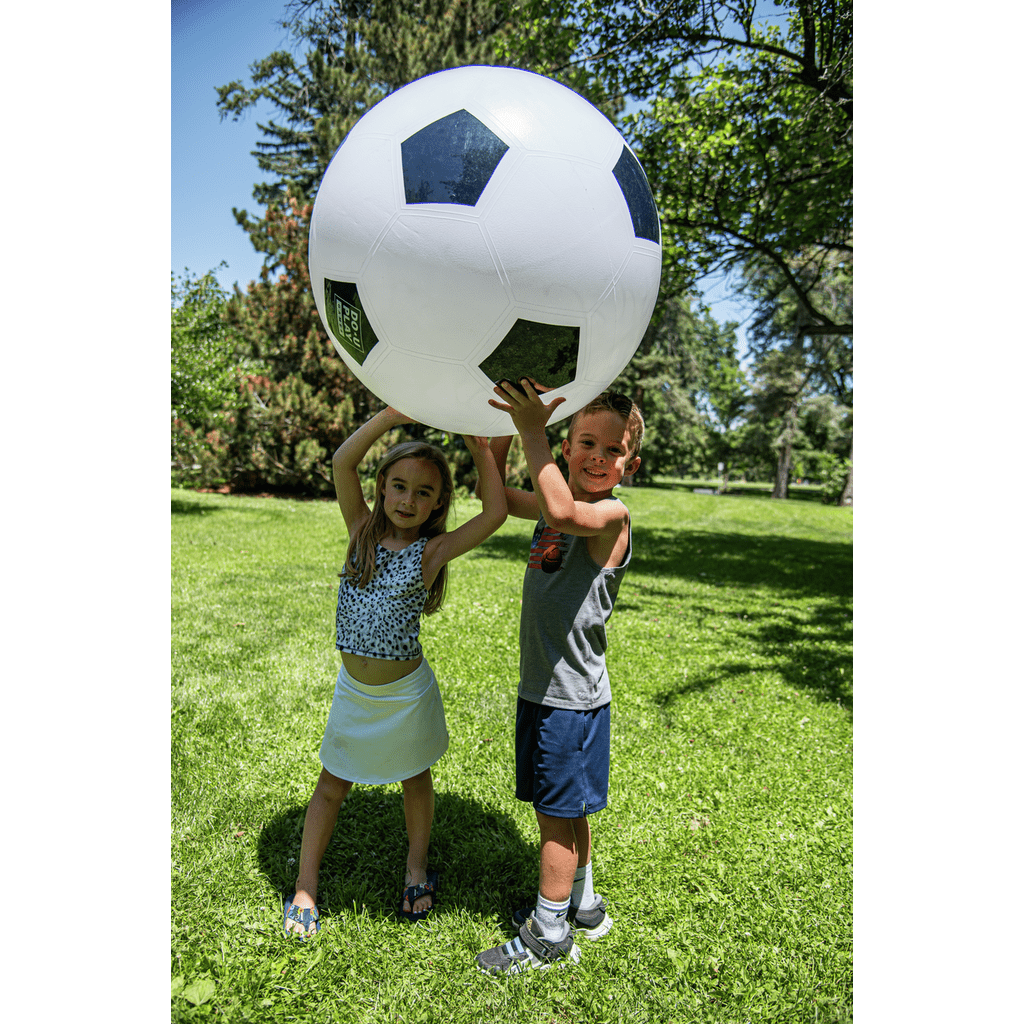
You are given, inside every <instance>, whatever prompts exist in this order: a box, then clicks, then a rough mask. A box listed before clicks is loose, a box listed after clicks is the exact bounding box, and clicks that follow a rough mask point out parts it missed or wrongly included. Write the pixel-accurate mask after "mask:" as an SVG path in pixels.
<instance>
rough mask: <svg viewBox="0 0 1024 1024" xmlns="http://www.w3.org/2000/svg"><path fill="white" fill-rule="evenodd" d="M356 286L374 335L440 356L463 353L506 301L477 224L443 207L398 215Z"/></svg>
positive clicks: (491, 325) (407, 348) (400, 346)
mask: <svg viewBox="0 0 1024 1024" xmlns="http://www.w3.org/2000/svg"><path fill="white" fill-rule="evenodd" d="M359 283H360V295H361V296H362V298H363V303H364V308H365V309H366V312H367V316H368V317H369V319H370V321H371V323H372V324H373V326H374V329H375V330H376V332H377V336H378V337H381V338H387V340H388V341H389V342H390V343H391V345H392V346H393V347H394V348H396V349H399V350H401V351H403V352H414V351H423V352H426V353H428V354H430V355H434V356H436V357H438V358H440V359H460V360H461V359H463V358H465V356H466V355H467V353H468V352H469V351H471V350H472V349H473V348H474V347H475V346H476V344H478V343H479V342H480V341H481V340H482V339H483V338H484V337H486V336H487V335H488V334H489V333H490V331H491V330H492V329H493V328H494V326H495V325H496V324H497V323H498V321H499V320H501V318H502V317H503V316H505V314H506V312H507V311H508V309H509V306H510V305H511V297H510V296H509V294H508V292H507V291H506V288H505V285H504V282H503V281H502V279H501V276H500V275H499V273H498V271H497V267H496V266H495V263H494V260H493V259H492V257H491V253H490V250H489V248H488V246H487V242H486V239H485V238H484V235H483V232H482V230H481V227H480V225H479V223H477V222H474V221H471V220H466V219H463V218H460V217H458V216H457V215H456V216H453V215H452V214H451V213H450V212H445V211H438V212H433V211H432V210H431V209H420V210H417V211H415V212H406V213H404V214H401V215H400V216H399V217H398V218H397V219H396V220H395V222H394V223H393V224H392V225H391V227H390V228H389V230H388V231H387V233H386V234H385V236H384V237H383V238H382V239H381V241H380V244H379V245H378V246H377V247H376V249H375V250H374V252H373V255H372V256H371V257H370V258H369V260H368V262H367V265H366V269H365V271H364V272H363V274H362V276H361V279H360V282H359Z"/></svg>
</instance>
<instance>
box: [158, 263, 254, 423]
mask: <svg viewBox="0 0 1024 1024" xmlns="http://www.w3.org/2000/svg"><path fill="white" fill-rule="evenodd" d="M221 266H227V264H225V263H221ZM227 299H228V296H227V293H226V292H225V291H224V289H223V288H221V286H220V284H219V283H218V281H217V278H216V276H215V274H214V271H212V270H209V271H207V272H206V273H205V274H203V275H202V277H197V276H196V275H195V274H192V273H190V272H189V270H188V268H186V269H185V273H184V274H183V275H181V276H180V277H179V276H178V275H176V274H174V273H172V274H171V418H172V419H180V420H184V421H185V422H187V423H192V424H195V425H196V426H197V427H201V426H205V425H207V424H208V423H209V422H210V421H211V419H212V418H213V416H214V415H215V414H216V413H218V412H219V411H220V410H221V409H223V408H224V406H225V405H227V404H229V403H230V401H231V397H232V395H233V393H234V391H235V374H234V368H235V366H236V365H237V362H238V360H237V357H236V351H235V345H234V340H233V338H232V336H231V334H230V332H229V331H228V329H227V325H226V324H225V322H224V308H225V306H226V304H227Z"/></svg>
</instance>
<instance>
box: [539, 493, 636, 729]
mask: <svg viewBox="0 0 1024 1024" xmlns="http://www.w3.org/2000/svg"><path fill="white" fill-rule="evenodd" d="M615 500H618V499H615ZM632 554H633V533H632V526H630V534H629V542H628V544H627V546H626V554H625V557H624V558H623V559H622V564H621V565H618V566H614V567H612V568H608V569H605V568H603V567H601V566H599V565H598V564H597V563H596V562H595V561H594V560H593V559H592V558H591V557H590V553H589V552H588V551H587V538H586V537H574V536H572V535H571V534H566V533H558V532H557V531H555V530H552V529H551V528H550V527H549V526H548V525H547V524H546V523H545V522H544V517H543V516H542V517H541V518H540V520H539V521H538V523H537V526H536V528H535V529H534V531H533V542H532V544H531V545H530V560H529V562H528V563H527V566H526V573H525V576H524V578H523V610H522V615H521V617H520V620H519V696H520V697H522V698H523V699H524V700H529V701H533V703H535V704H546V705H548V706H549V707H555V708H571V709H573V710H579V711H589V710H590V709H592V708H596V707H601V706H602V705H603V704H607V703H609V702H610V701H611V699H612V690H611V683H610V681H609V679H608V668H607V666H606V664H605V651H606V650H607V648H608V638H607V635H606V633H605V625H606V624H607V622H608V619H609V618H610V616H611V614H612V608H613V607H614V605H615V598H616V595H617V594H618V592H619V584H620V583H621V582H622V577H623V576H624V575H625V574H626V569H627V568H628V567H629V561H630V558H631V557H632Z"/></svg>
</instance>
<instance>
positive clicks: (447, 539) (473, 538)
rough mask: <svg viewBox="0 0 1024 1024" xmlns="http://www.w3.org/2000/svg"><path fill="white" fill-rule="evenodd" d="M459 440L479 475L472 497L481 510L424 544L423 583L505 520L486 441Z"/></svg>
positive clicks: (501, 492) (501, 494)
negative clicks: (464, 521) (475, 497)
mask: <svg viewBox="0 0 1024 1024" xmlns="http://www.w3.org/2000/svg"><path fill="white" fill-rule="evenodd" d="M463 440H464V441H465V442H466V447H467V448H468V449H469V453H470V455H472V456H473V462H474V463H475V465H476V468H477V473H478V474H479V480H478V482H477V486H476V493H477V495H478V496H479V498H480V500H481V502H482V503H483V509H482V510H481V511H480V512H479V514H477V515H475V516H474V517H473V518H472V519H470V520H469V522H467V523H463V524H462V526H460V527H459V528H458V529H457V530H453V531H452V532H451V533H442V534H440V535H439V536H437V537H432V538H431V539H430V540H429V541H428V542H427V546H426V548H425V549H424V551H423V579H424V581H426V580H428V579H429V580H431V581H432V580H433V579H434V577H435V576H436V575H437V573H438V572H440V571H441V567H442V566H443V565H445V564H446V563H447V562H450V561H451V560H452V559H453V558H457V557H458V556H459V555H462V554H465V553H466V552H467V551H469V550H470V549H471V548H475V547H476V546H477V544H481V543H482V542H483V541H485V540H486V539H487V538H488V537H490V535H491V534H492V533H494V531H495V530H497V529H498V527H499V526H501V524H502V523H504V522H505V520H506V519H507V518H508V509H507V506H506V504H505V484H504V482H503V481H502V479H501V474H500V473H499V471H498V467H497V465H496V463H495V461H494V454H493V453H492V452H491V449H490V447H489V446H488V444H487V438H486V437H469V436H466V435H463ZM428 585H429V584H428Z"/></svg>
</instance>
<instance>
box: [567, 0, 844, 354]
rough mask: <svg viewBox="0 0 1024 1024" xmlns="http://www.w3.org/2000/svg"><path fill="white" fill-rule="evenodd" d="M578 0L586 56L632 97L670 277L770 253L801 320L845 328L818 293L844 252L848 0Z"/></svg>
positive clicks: (675, 282)
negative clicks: (820, 278) (779, 16)
mask: <svg viewBox="0 0 1024 1024" xmlns="http://www.w3.org/2000/svg"><path fill="white" fill-rule="evenodd" d="M775 6H776V7H778V8H781V9H782V10H784V11H786V12H788V20H787V26H786V30H785V32H783V31H782V30H780V29H778V28H777V27H775V26H771V25H767V26H766V25H764V24H763V22H762V23H759V22H758V21H757V20H756V19H757V18H758V17H760V16H761V15H762V14H763V13H764V12H763V5H762V9H760V10H759V5H758V4H757V2H756V0H718V2H713V0H669V2H667V3H665V4H664V5H663V6H662V7H660V8H658V9H657V10H652V9H651V8H650V7H648V6H647V5H646V4H645V3H642V2H640V0H625V2H623V3H621V4H615V5H599V4H592V3H582V4H579V5H577V8H578V10H579V12H580V16H581V18H582V22H583V25H584V30H585V34H584V42H583V44H582V45H581V47H580V51H579V53H578V54H577V57H576V59H577V60H580V61H586V62H588V63H590V64H591V65H592V66H593V67H595V68H596V69H600V71H601V73H602V74H603V75H604V76H606V77H607V79H608V80H609V82H610V83H611V85H610V88H614V87H616V86H617V87H618V88H620V89H621V90H622V91H623V92H624V93H625V94H628V95H630V96H631V97H633V98H634V99H636V100H638V101H640V102H641V103H642V104H646V106H643V107H642V108H641V110H640V111H639V112H638V113H636V114H634V115H632V116H631V117H629V118H627V119H626V131H627V133H628V134H629V135H630V136H631V139H632V141H633V142H634V144H635V146H636V148H637V149H638V150H639V152H640V155H641V159H642V162H643V163H644V166H645V168H646V170H647V173H648V177H649V178H650V180H651V184H652V187H653V188H654V190H655V194H656V196H657V198H658V202H659V209H660V210H661V215H662V228H663V232H664V236H665V238H664V249H665V279H666V282H667V283H668V284H669V288H670V290H671V291H685V290H689V288H690V287H691V286H692V285H693V284H694V282H695V281H696V280H698V279H699V278H700V277H701V276H703V275H705V274H708V273H711V272H714V271H721V270H726V271H728V270H731V269H737V268H741V267H742V266H744V265H745V264H747V263H749V262H750V261H752V260H755V259H756V260H757V261H758V262H760V263H762V264H766V265H771V266H772V267H774V269H775V271H776V272H777V273H778V274H779V275H780V277H781V278H782V279H783V280H784V281H785V284H786V286H787V287H788V288H789V289H790V290H792V291H793V293H794V295H795V296H796V297H797V299H798V300H799V301H800V302H801V304H802V306H803V308H804V309H805V311H806V318H807V322H806V325H805V329H806V330H807V331H808V332H818V333H826V334H852V330H853V325H852V319H851V320H849V321H846V320H839V321H836V320H834V319H832V318H831V317H830V316H829V314H828V312H827V311H826V310H825V309H823V308H821V307H820V306H819V305H818V304H817V303H816V302H815V301H814V299H815V296H814V294H813V283H814V281H815V280H816V277H817V274H818V271H819V269H820V267H821V265H822V263H823V261H827V260H830V259H833V258H835V257H845V258H847V259H848V260H852V252H853V235H852V182H853V176H852V130H853V94H852V89H853V44H852V40H853V35H852V4H851V2H850V0H776V3H775Z"/></svg>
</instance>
